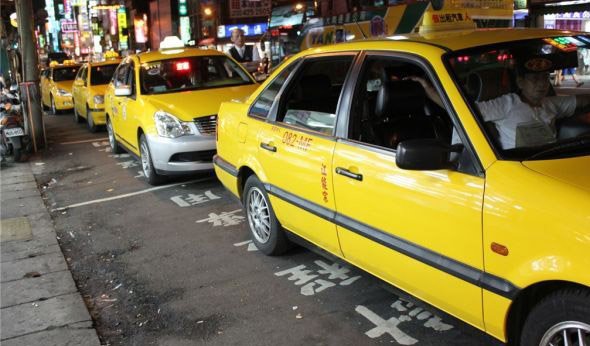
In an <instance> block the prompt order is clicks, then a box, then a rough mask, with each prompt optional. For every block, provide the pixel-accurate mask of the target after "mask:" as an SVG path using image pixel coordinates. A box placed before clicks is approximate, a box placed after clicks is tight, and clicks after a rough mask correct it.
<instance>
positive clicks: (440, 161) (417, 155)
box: [395, 139, 452, 170]
mask: <svg viewBox="0 0 590 346" xmlns="http://www.w3.org/2000/svg"><path fill="white" fill-rule="evenodd" d="M451 151H452V148H451V146H449V145H448V144H446V143H444V142H442V141H441V140H439V139H411V140H407V141H402V142H400V143H399V144H398V146H397V153H396V157H395V163H396V165H397V166H398V167H399V168H401V169H409V170H437V169H446V168H449V167H450V162H449V154H450V153H451Z"/></svg>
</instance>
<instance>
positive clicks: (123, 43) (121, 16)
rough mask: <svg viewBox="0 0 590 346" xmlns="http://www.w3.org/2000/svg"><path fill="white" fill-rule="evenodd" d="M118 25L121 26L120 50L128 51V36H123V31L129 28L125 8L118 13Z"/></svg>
mask: <svg viewBox="0 0 590 346" xmlns="http://www.w3.org/2000/svg"><path fill="white" fill-rule="evenodd" d="M117 24H118V25H119V48H120V49H127V48H129V46H128V45H127V35H124V34H123V29H126V28H127V12H126V11H125V8H123V7H121V8H119V10H118V11H117Z"/></svg>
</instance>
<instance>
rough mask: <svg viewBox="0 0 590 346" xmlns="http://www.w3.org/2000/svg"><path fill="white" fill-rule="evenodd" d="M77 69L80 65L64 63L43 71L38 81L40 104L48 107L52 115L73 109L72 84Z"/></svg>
mask: <svg viewBox="0 0 590 346" xmlns="http://www.w3.org/2000/svg"><path fill="white" fill-rule="evenodd" d="M79 69H80V65H78V64H76V63H73V62H67V61H66V62H65V63H64V64H61V65H52V66H49V67H48V68H47V69H46V70H44V71H43V73H42V75H41V80H40V87H41V102H42V103H43V106H44V107H49V109H50V111H51V113H52V114H56V113H57V112H58V111H61V110H70V109H72V108H74V102H73V101H72V84H73V82H74V79H75V78H76V74H77V73H78V70H79Z"/></svg>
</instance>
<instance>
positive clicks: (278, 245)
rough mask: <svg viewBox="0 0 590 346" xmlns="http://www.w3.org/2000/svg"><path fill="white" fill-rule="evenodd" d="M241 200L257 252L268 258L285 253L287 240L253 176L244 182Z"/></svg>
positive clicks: (261, 186) (263, 192)
mask: <svg viewBox="0 0 590 346" xmlns="http://www.w3.org/2000/svg"><path fill="white" fill-rule="evenodd" d="M243 198H244V200H243V205H244V208H245V209H246V216H247V218H248V226H249V228H250V234H251V236H252V241H253V242H254V245H256V247H257V248H258V250H260V251H261V252H262V253H264V254H266V255H269V256H276V255H280V254H282V253H284V252H285V251H287V250H288V249H289V247H290V243H289V240H288V239H287V236H286V235H285V232H284V231H283V228H282V227H281V225H280V223H279V221H278V220H277V217H276V216H275V213H274V210H273V209H272V205H271V204H270V200H269V198H268V195H267V193H266V191H265V189H264V185H262V183H261V182H260V180H259V179H258V178H257V177H256V176H255V175H251V176H250V177H249V178H248V180H247V181H246V185H245V186H244V196H243Z"/></svg>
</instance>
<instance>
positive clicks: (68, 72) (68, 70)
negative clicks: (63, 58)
mask: <svg viewBox="0 0 590 346" xmlns="http://www.w3.org/2000/svg"><path fill="white" fill-rule="evenodd" d="M79 69H80V67H78V66H76V67H63V68H59V69H54V70H53V80H54V81H55V82H60V81H65V80H74V79H76V74H77V73H78V70H79Z"/></svg>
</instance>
